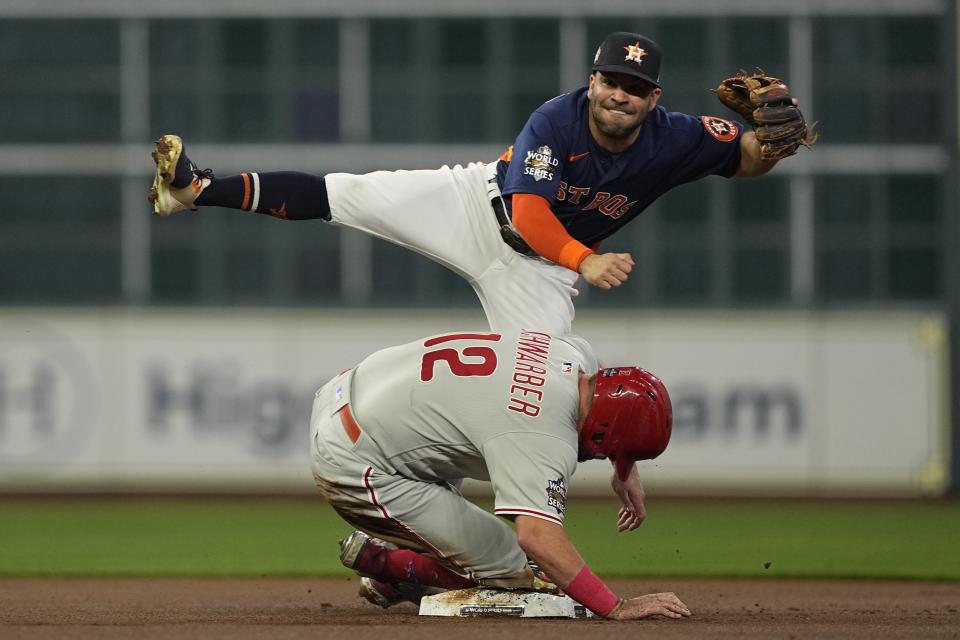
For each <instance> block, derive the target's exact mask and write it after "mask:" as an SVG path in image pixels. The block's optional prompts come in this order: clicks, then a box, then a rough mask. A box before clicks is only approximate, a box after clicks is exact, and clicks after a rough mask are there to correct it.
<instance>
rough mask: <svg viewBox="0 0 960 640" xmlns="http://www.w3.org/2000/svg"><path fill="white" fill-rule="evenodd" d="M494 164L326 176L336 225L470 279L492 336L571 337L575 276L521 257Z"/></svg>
mask: <svg viewBox="0 0 960 640" xmlns="http://www.w3.org/2000/svg"><path fill="white" fill-rule="evenodd" d="M496 169H497V165H496V163H493V164H490V165H483V164H470V165H469V166H467V167H466V168H464V167H461V166H459V165H457V166H455V167H454V168H452V169H451V168H449V167H443V168H441V169H435V170H422V171H377V172H374V173H369V174H366V175H361V176H357V175H351V174H346V173H331V174H328V175H327V176H326V177H325V180H326V184H327V195H328V199H329V202H330V213H331V220H330V222H331V223H332V224H336V225H341V226H345V227H349V228H351V229H358V230H360V231H364V232H366V233H369V234H371V235H374V236H377V237H379V238H383V239H384V240H388V241H390V242H393V243H395V244H397V245H400V246H402V247H406V248H408V249H412V250H413V251H416V252H417V253H420V254H422V255H424V256H426V257H428V258H430V259H431V260H434V261H435V262H438V263H440V264H442V265H443V266H445V267H447V268H449V269H451V270H452V271H454V272H455V273H457V274H459V275H460V276H462V277H463V278H465V279H466V280H467V281H468V282H469V283H470V285H471V286H472V287H473V289H474V291H476V293H477V296H478V297H479V298H480V303H481V305H483V310H484V312H485V313H486V315H487V320H488V321H489V323H490V328H491V329H492V330H494V331H507V332H516V331H520V330H522V329H539V330H541V331H545V332H547V333H550V334H553V335H566V334H568V333H570V332H571V328H572V323H573V317H574V309H573V301H572V299H571V298H572V297H573V296H576V295H577V293H578V292H577V290H576V289H575V288H574V284H575V283H576V281H577V278H578V277H579V274H577V273H576V272H574V271H571V270H569V269H567V268H566V267H561V266H560V265H557V264H554V263H552V262H550V261H549V260H547V259H545V258H541V257H538V256H537V257H529V256H525V255H522V254H519V253H517V252H516V251H514V250H513V249H511V248H510V247H509V246H507V244H506V243H505V242H504V241H503V238H502V237H501V236H500V227H499V225H498V223H497V220H496V215H495V213H494V211H493V207H492V206H491V204H490V202H491V198H499V196H500V191H499V189H498V187H497V180H496Z"/></svg>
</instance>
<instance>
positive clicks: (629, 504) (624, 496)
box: [610, 465, 647, 533]
mask: <svg viewBox="0 0 960 640" xmlns="http://www.w3.org/2000/svg"><path fill="white" fill-rule="evenodd" d="M610 486H611V487H612V488H613V492H614V493H615V494H617V498H619V499H620V513H619V514H618V515H617V531H619V532H621V533H623V532H624V531H633V530H634V529H636V528H637V527H639V526H640V525H641V524H643V521H644V519H645V518H646V517H647V508H646V505H645V504H644V499H645V498H646V493H645V492H644V490H643V484H642V483H641V482H640V474H639V473H638V472H637V466H636V465H634V466H633V469H632V470H631V471H630V475H629V476H627V479H626V480H620V478H618V477H617V474H616V473H614V474H613V476H612V477H611V478H610Z"/></svg>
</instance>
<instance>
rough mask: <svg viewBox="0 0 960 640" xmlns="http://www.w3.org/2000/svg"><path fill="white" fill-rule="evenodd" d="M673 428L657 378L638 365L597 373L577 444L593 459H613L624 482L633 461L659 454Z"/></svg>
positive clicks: (667, 397) (667, 396)
mask: <svg viewBox="0 0 960 640" xmlns="http://www.w3.org/2000/svg"><path fill="white" fill-rule="evenodd" d="M672 426H673V407H672V406H671V404H670V394H668V393H667V389H666V387H664V386H663V383H662V382H661V381H660V378H658V377H657V376H655V375H653V374H652V373H650V372H649V371H646V370H645V369H641V368H640V367H616V368H607V369H600V371H599V372H598V374H597V388H596V391H594V394H593V405H592V406H591V407H590V413H589V414H587V419H586V421H585V422H584V423H583V427H581V428H580V446H581V448H583V449H586V451H587V452H588V453H590V454H591V455H592V456H593V457H594V458H609V459H611V460H614V461H615V464H616V469H617V476H618V477H619V478H620V479H621V480H626V479H627V476H628V475H629V474H630V470H631V469H632V468H633V463H634V462H636V461H637V460H649V459H651V458H656V457H657V456H658V455H660V454H661V453H663V450H664V449H666V448H667V443H669V442H670V431H671V428H672Z"/></svg>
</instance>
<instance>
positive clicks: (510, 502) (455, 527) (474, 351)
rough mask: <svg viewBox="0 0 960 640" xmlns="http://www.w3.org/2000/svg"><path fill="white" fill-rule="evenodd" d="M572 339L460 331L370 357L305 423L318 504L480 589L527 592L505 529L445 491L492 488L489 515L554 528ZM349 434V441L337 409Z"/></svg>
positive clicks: (576, 368) (577, 348)
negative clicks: (476, 483) (475, 483)
mask: <svg viewBox="0 0 960 640" xmlns="http://www.w3.org/2000/svg"><path fill="white" fill-rule="evenodd" d="M597 368H598V364H597V359H596V356H595V355H594V353H593V350H592V348H591V347H590V346H589V344H587V343H586V342H585V341H584V340H582V339H581V338H578V337H576V336H571V335H567V336H563V337H556V336H550V335H549V334H546V333H543V332H540V331H533V330H531V331H524V332H520V333H511V334H502V335H501V334H497V333H455V334H447V335H442V336H434V337H431V338H425V339H422V340H418V341H416V342H411V343H409V344H405V345H401V346H397V347H392V348H389V349H384V350H382V351H378V352H377V353H374V354H373V355H371V356H369V357H368V358H366V359H365V360H364V361H363V362H361V363H360V364H359V365H358V366H357V367H356V368H355V369H354V370H353V371H350V372H346V373H344V374H341V375H340V376H338V377H337V378H335V379H334V380H333V381H331V383H329V384H328V385H326V386H325V387H324V388H322V389H321V390H320V391H319V392H318V394H317V400H316V401H315V403H314V413H313V418H312V432H313V461H314V464H313V470H314V477H315V479H316V481H317V485H318V487H319V488H320V490H321V493H323V494H324V496H325V497H326V498H327V499H328V501H329V502H330V503H331V505H332V506H333V507H334V508H335V509H336V510H337V511H338V513H340V515H341V516H343V517H344V518H345V519H346V520H347V521H348V522H350V523H351V524H353V525H354V526H356V527H358V528H360V529H363V530H365V531H368V532H369V533H372V534H373V535H376V536H377V537H381V538H385V539H388V540H392V541H394V542H397V543H398V544H402V545H403V546H406V547H410V548H415V549H417V550H421V551H424V552H427V553H432V554H433V555H435V556H436V557H438V558H440V559H442V560H444V561H446V562H447V563H448V564H449V565H450V566H451V567H452V568H454V569H456V570H459V571H460V572H461V573H464V574H467V575H471V576H473V577H474V578H475V579H478V580H480V581H481V583H484V584H488V585H498V586H523V585H522V584H517V583H515V582H511V580H514V579H517V578H518V576H523V577H524V578H525V579H529V571H528V570H527V568H526V557H525V555H524V554H523V552H522V550H520V548H519V546H518V545H517V542H516V535H515V534H514V533H513V530H512V529H510V528H509V527H508V526H507V525H506V524H504V523H503V522H502V521H500V520H499V519H498V518H496V517H495V516H493V515H491V514H490V513H488V512H486V511H483V510H482V509H479V508H478V507H476V506H475V505H473V504H472V503H470V502H468V501H466V500H465V499H463V497H462V496H461V495H460V494H459V492H457V491H456V490H454V489H452V488H451V485H450V483H451V482H453V481H456V480H459V479H461V478H465V477H466V478H474V479H479V480H489V481H490V482H491V484H492V487H493V491H494V496H495V507H494V512H495V513H496V514H498V515H501V516H506V517H512V516H516V515H528V516H532V517H536V518H541V519H544V520H548V521H551V522H554V523H557V524H562V523H563V518H564V512H565V500H566V493H567V487H568V485H569V482H570V477H571V475H572V474H573V472H574V470H575V468H576V464H577V432H576V420H577V412H578V408H579V392H578V380H579V373H580V371H585V372H594V371H596V370H597ZM346 406H349V410H350V412H351V414H352V416H353V418H354V419H355V422H356V425H358V428H359V433H358V434H357V433H355V434H354V435H353V437H351V436H350V435H349V434H348V429H347V427H346V426H345V425H344V423H343V414H342V412H343V411H344V407H346Z"/></svg>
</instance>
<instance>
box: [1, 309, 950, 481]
mask: <svg viewBox="0 0 960 640" xmlns="http://www.w3.org/2000/svg"><path fill="white" fill-rule="evenodd" d="M576 327H577V331H578V332H579V333H580V334H582V335H583V336H585V337H587V338H588V339H589V340H590V341H591V342H592V343H593V344H594V346H595V348H596V350H597V353H598V355H599V356H600V357H601V359H602V360H603V361H604V362H605V363H606V364H617V363H634V362H636V363H640V364H642V365H643V366H645V367H647V368H648V369H651V370H652V371H654V372H656V373H657V374H659V375H660V376H661V377H662V378H663V379H664V381H665V383H666V385H667V387H668V389H669V390H670V392H671V395H672V397H673V402H674V411H675V423H674V437H673V440H672V442H671V444H670V448H669V449H668V450H667V452H666V453H664V454H663V455H662V456H661V457H660V458H658V459H657V460H655V461H651V462H645V463H642V466H641V470H642V474H643V477H644V480H645V484H646V486H647V489H648V491H650V492H658V493H661V494H665V493H671V494H688V493H689V494H717V495H726V494H731V495H734V494H736V495H742V494H756V495H785V494H789V495H816V496H819V495H882V496H888V495H890V496H920V495H939V494H940V493H942V492H943V490H944V488H945V486H946V482H947V471H948V468H949V467H948V459H947V455H948V450H949V439H948V433H947V429H948V417H949V416H948V415H947V411H948V403H947V396H946V394H947V393H948V390H947V382H948V380H947V360H946V355H945V354H946V349H945V345H946V342H945V338H946V336H945V333H944V332H945V328H944V327H945V325H944V321H943V319H942V317H940V316H939V315H936V314H923V313H914V312H882V313H880V312H876V313H863V312H857V313H850V312H843V313H839V312H838V313H825V312H824V313H801V312H783V313H779V312H777V313H774V312H767V311H765V312H738V313H730V312H724V313H720V312H706V311H697V312H684V313H664V312H643V313H640V312H631V311H625V310H621V311H611V312H600V311H597V310H591V311H590V313H589V317H588V318H586V317H585V318H583V319H578V320H577V323H576ZM466 328H474V329H482V328H483V320H482V318H481V317H480V316H479V315H478V314H476V313H470V312H453V313H448V312H441V311H424V312H411V311H406V310H405V311H396V310H374V311H370V310H365V311H350V312H347V311H334V312H319V311H318V312H313V311H289V310H283V311H263V310H182V311H180V310H143V311H140V310H117V309H105V310H72V309H70V310H50V309H42V310H30V309H26V310H8V311H4V312H0V492H11V491H13V492H17V491H89V490H102V491H121V492H122V491H244V492H247V491H268V492H272V491H303V492H311V491H312V490H313V485H312V480H311V477H310V472H309V463H308V456H307V429H308V426H307V422H308V414H309V409H310V403H311V399H312V395H313V392H314V390H315V389H316V388H317V387H318V386H319V385H321V384H322V383H323V382H324V381H325V380H326V379H328V378H329V377H330V376H332V375H334V374H336V373H337V372H338V371H340V370H342V369H344V368H347V367H349V366H352V365H353V364H355V363H356V362H357V361H359V360H360V359H362V358H363V356H364V355H365V354H367V353H369V352H371V351H374V350H376V349H377V348H380V347H383V346H388V345H391V344H396V343H400V342H404V341H407V340H412V339H415V338H418V337H421V336H424V335H429V334H432V333H442V332H447V331H449V330H450V329H466ZM608 469H609V467H608V465H607V464H606V463H602V462H593V463H589V464H587V465H582V466H581V469H580V471H578V473H577V475H576V476H575V477H574V479H573V482H572V487H573V491H574V492H575V493H577V492H595V493H603V492H605V491H607V490H608V489H607V486H608V485H607V478H608V475H609V470H608ZM468 488H471V489H473V490H481V491H482V490H483V488H482V486H481V485H478V484H472V485H470V484H468Z"/></svg>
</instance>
